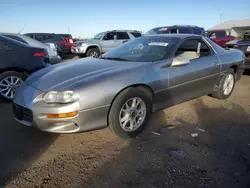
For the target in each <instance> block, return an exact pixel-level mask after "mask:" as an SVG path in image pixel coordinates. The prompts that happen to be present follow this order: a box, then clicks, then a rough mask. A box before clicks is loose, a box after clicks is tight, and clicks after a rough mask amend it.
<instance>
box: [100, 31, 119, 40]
mask: <svg viewBox="0 0 250 188" xmlns="http://www.w3.org/2000/svg"><path fill="white" fill-rule="evenodd" d="M115 35H116V32H110V33H107V34H106V35H105V37H104V38H103V40H114V36H115Z"/></svg>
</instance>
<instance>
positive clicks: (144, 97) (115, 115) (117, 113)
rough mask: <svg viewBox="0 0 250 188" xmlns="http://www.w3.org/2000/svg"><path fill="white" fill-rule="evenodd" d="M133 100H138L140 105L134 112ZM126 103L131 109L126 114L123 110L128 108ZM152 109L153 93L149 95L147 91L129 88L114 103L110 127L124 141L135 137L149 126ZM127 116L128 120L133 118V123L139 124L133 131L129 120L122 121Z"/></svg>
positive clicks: (139, 88)
mask: <svg viewBox="0 0 250 188" xmlns="http://www.w3.org/2000/svg"><path fill="white" fill-rule="evenodd" d="M132 99H133V100H134V99H136V103H138V105H137V107H136V108H134V110H132V102H133V100H132ZM139 102H140V103H139ZM126 103H127V104H128V105H129V106H130V108H131V109H130V110H128V112H126V113H125V112H122V111H121V110H122V109H124V108H126V107H125V106H126ZM144 107H145V108H144ZM151 108H152V97H151V93H149V91H147V89H144V88H141V87H130V88H127V89H125V90H124V91H122V92H121V93H120V94H119V95H118V96H117V97H116V98H115V100H114V102H113V103H112V106H111V109H110V111H109V116H108V122H109V127H110V128H111V129H112V130H113V131H114V132H115V133H116V134H117V135H118V136H119V137H121V138H123V139H129V138H132V137H135V136H137V135H138V134H139V133H140V132H141V131H142V130H143V128H145V126H146V125H147V121H148V117H149V116H150V114H151ZM143 109H144V110H143ZM140 111H141V112H140ZM125 114H126V115H125ZM128 114H130V115H128ZM125 116H129V117H128V118H131V121H134V122H137V124H135V126H133V129H130V128H129V127H130V126H129V125H131V124H130V122H131V121H130V120H129V121H128V122H127V123H126V121H127V120H125V121H122V119H123V118H125ZM138 116H139V117H138ZM132 119H133V120H132ZM120 120H121V122H123V124H124V126H123V127H122V125H121V123H120Z"/></svg>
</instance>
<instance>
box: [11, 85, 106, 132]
mask: <svg viewBox="0 0 250 188" xmlns="http://www.w3.org/2000/svg"><path fill="white" fill-rule="evenodd" d="M42 95H43V93H42V92H41V91H39V90H37V89H35V88H33V87H31V86H29V85H27V84H26V83H24V84H23V85H22V86H21V87H20V88H19V89H18V91H17V95H16V97H15V99H14V101H13V102H14V104H13V108H14V115H15V119H16V120H17V121H18V122H19V123H21V124H23V125H26V126H33V127H36V128H38V129H40V130H42V131H46V132H53V133H76V132H83V131H89V130H95V129H99V128H103V127H106V126H107V115H108V111H109V106H110V105H105V106H100V107H96V108H92V109H86V110H82V109H81V107H80V104H79V102H75V103H71V104H53V105H48V104H45V103H43V102H42ZM73 111H74V112H75V111H77V112H78V114H77V115H76V116H74V117H70V118H55V119H51V118H47V117H46V114H59V113H69V112H73Z"/></svg>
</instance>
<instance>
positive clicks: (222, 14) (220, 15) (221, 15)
mask: <svg viewBox="0 0 250 188" xmlns="http://www.w3.org/2000/svg"><path fill="white" fill-rule="evenodd" d="M222 15H223V14H222V13H220V23H221V22H222Z"/></svg>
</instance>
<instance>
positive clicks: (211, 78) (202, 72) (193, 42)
mask: <svg viewBox="0 0 250 188" xmlns="http://www.w3.org/2000/svg"><path fill="white" fill-rule="evenodd" d="M175 57H181V58H186V59H189V61H190V63H189V64H187V65H181V66H177V67H170V69H169V92H170V95H171V97H172V100H173V101H172V103H175V104H177V103H180V102H183V101H186V100H191V99H193V98H196V97H199V96H203V95H207V94H210V93H211V92H212V91H213V89H214V87H215V84H216V83H217V80H218V79H219V74H220V61H219V59H218V57H217V55H216V54H215V52H214V51H213V49H212V48H210V46H209V45H208V44H207V43H206V42H205V41H204V40H203V39H202V38H201V37H200V38H191V39H187V40H184V41H183V42H182V43H181V44H180V46H179V48H178V49H177V51H176V52H175Z"/></svg>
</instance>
